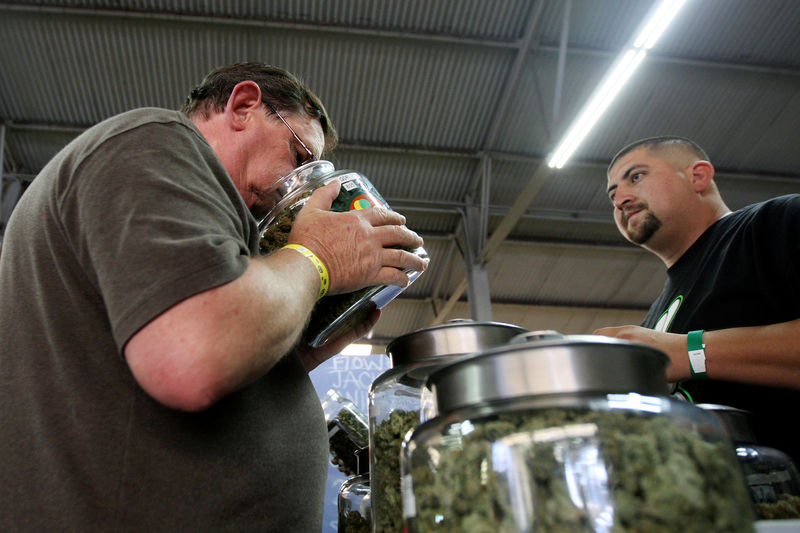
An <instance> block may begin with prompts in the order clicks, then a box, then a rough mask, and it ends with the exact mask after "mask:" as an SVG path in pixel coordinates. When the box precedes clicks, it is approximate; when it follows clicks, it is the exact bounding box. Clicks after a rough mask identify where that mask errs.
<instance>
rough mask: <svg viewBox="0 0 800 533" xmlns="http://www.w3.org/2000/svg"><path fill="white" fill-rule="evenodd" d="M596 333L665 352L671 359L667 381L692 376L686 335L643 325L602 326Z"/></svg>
mask: <svg viewBox="0 0 800 533" xmlns="http://www.w3.org/2000/svg"><path fill="white" fill-rule="evenodd" d="M594 334H595V335H604V336H606V337H615V338H617V339H624V340H628V341H631V342H637V343H639V344H644V345H646V346H650V347H651V348H655V349H657V350H660V351H662V352H664V354H666V355H667V357H669V360H670V364H669V366H668V367H667V381H669V382H676V381H681V380H684V379H689V378H690V377H691V372H690V370H689V352H688V348H687V345H686V335H679V334H677V333H662V332H660V331H656V330H653V329H648V328H643V327H641V326H617V327H610V328H600V329H597V330H595V331H594Z"/></svg>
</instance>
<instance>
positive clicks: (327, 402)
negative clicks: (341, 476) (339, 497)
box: [322, 389, 369, 475]
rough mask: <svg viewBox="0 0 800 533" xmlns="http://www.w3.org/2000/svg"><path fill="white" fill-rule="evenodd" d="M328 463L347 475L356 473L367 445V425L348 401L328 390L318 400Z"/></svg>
mask: <svg viewBox="0 0 800 533" xmlns="http://www.w3.org/2000/svg"><path fill="white" fill-rule="evenodd" d="M322 411H323V412H324V413H325V422H326V423H327V424H328V443H329V446H330V452H331V462H332V463H333V464H335V465H338V466H339V469H340V470H342V471H343V472H344V473H346V474H348V475H353V474H357V473H361V472H360V471H359V455H358V454H359V453H362V452H361V450H362V449H364V448H366V447H367V446H368V445H369V424H368V422H367V417H366V415H365V414H364V412H363V411H362V410H361V409H359V408H358V407H357V406H356V405H355V404H354V403H353V402H352V400H350V399H348V398H345V397H344V396H342V395H341V394H339V393H338V392H336V391H335V390H333V389H330V390H329V391H328V392H327V393H326V395H325V399H323V400H322Z"/></svg>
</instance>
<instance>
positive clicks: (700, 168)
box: [690, 160, 714, 192]
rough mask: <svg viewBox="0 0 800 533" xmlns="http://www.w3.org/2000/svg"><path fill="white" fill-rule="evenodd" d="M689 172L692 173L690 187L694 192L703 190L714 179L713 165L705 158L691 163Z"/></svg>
mask: <svg viewBox="0 0 800 533" xmlns="http://www.w3.org/2000/svg"><path fill="white" fill-rule="evenodd" d="M690 172H691V173H692V174H691V181H692V188H693V189H694V191H695V192H703V191H705V190H706V189H708V187H709V186H710V185H711V181H712V180H713V179H714V165H712V164H711V163H710V162H708V161H705V160H701V161H695V162H694V163H692V166H691V168H690Z"/></svg>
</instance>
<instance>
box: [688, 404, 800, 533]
mask: <svg viewBox="0 0 800 533" xmlns="http://www.w3.org/2000/svg"><path fill="white" fill-rule="evenodd" d="M697 407H699V408H701V409H704V410H706V411H708V412H710V413H711V414H713V415H714V416H716V417H717V418H718V419H719V420H720V422H722V426H723V427H724V428H725V430H726V432H727V433H728V436H729V437H730V438H731V441H732V442H733V446H734V451H735V452H736V458H737V459H738V460H739V464H741V465H742V470H743V471H744V479H745V482H746V483H747V488H748V489H749V491H750V499H751V500H752V502H753V505H755V509H756V516H757V517H758V518H759V519H761V520H785V519H798V518H800V475H799V474H798V471H797V466H796V465H795V464H794V462H793V461H792V459H791V458H790V457H789V456H788V455H786V454H785V453H784V452H782V451H780V450H778V449H776V448H772V447H770V446H765V445H763V444H761V443H759V441H758V437H757V435H756V430H755V424H754V422H753V413H751V412H749V411H745V410H743V409H737V408H735V407H731V406H728V405H718V404H710V403H702V404H697ZM794 525H795V527H797V526H800V523H798V524H794Z"/></svg>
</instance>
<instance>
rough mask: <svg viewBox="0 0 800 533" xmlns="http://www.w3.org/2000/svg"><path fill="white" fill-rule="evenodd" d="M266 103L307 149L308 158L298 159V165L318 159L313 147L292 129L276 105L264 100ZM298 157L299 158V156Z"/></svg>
mask: <svg viewBox="0 0 800 533" xmlns="http://www.w3.org/2000/svg"><path fill="white" fill-rule="evenodd" d="M264 103H265V104H267V107H268V108H269V109H270V111H272V112H273V113H275V115H276V116H277V117H278V118H279V119H281V122H283V124H284V125H285V126H286V127H287V128H289V131H291V132H292V135H294V138H295V139H296V140H297V142H298V143H300V146H302V147H303V149H304V150H305V151H306V152H307V153H308V157H306V158H305V159H303V160H302V161H298V164H297V166H298V167H300V166H303V165H305V164H306V163H310V162H311V161H316V160H317V158H316V156H315V155H314V152H312V151H311V149H310V148H309V147H308V145H306V143H304V142H303V139H301V138H300V136H299V135H297V133H296V132H295V131H294V130H293V129H292V127H291V126H290V125H289V123H288V122H286V119H285V118H283V117H282V116H281V115H280V113H278V111H277V110H276V109H275V108H274V107H272V104H270V103H269V102H267V101H264ZM298 159H299V158H298Z"/></svg>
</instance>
